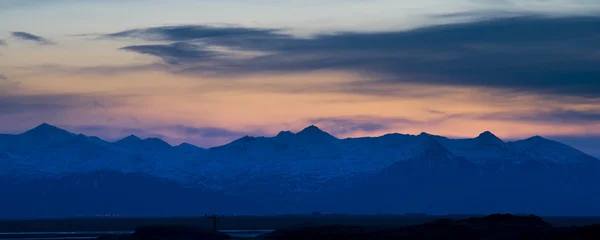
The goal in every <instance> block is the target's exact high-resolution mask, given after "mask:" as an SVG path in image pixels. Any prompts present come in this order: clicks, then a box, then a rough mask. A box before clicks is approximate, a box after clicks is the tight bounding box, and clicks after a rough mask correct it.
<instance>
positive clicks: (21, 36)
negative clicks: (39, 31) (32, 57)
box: [12, 32, 56, 45]
mask: <svg viewBox="0 0 600 240" xmlns="http://www.w3.org/2000/svg"><path fill="white" fill-rule="evenodd" d="M12 36H13V37H14V38H17V39H20V40H24V41H31V42H35V43H37V44H40V45H54V44H56V43H55V42H53V41H51V40H49V39H46V38H43V37H40V36H37V35H34V34H31V33H27V32H12Z"/></svg>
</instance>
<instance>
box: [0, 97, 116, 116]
mask: <svg viewBox="0 0 600 240" xmlns="http://www.w3.org/2000/svg"><path fill="white" fill-rule="evenodd" d="M119 98H120V96H110V97H104V96H87V95H77V94H37V95H0V116H3V115H12V114H20V113H36V114H42V115H43V114H44V113H51V114H55V113H57V112H62V111H66V110H70V109H76V108H89V109H93V108H99V106H100V105H102V106H105V104H106V103H100V102H109V103H111V104H113V105H114V104H117V101H118V99H119ZM99 104H100V105H99Z"/></svg>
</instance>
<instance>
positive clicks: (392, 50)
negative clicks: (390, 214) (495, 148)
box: [107, 16, 600, 98]
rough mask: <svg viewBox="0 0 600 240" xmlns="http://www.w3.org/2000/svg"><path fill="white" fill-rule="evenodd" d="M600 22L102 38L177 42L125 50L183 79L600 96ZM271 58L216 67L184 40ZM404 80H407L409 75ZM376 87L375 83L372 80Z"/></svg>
mask: <svg viewBox="0 0 600 240" xmlns="http://www.w3.org/2000/svg"><path fill="white" fill-rule="evenodd" d="M599 26H600V17H561V18H551V17H540V16H529V17H506V18H500V19H494V20H484V21H478V22H470V23H460V24H447V25H440V26H433V27H425V28H420V29H415V30H410V31H398V32H379V33H353V32H345V33H337V34H329V35H319V36H315V37H313V38H310V39H300V38H294V37H292V36H289V35H283V34H279V33H277V32H275V31H274V30H263V29H252V28H234V29H230V28H223V29H220V30H219V29H216V28H211V27H202V26H179V27H170V28H167V29H165V28H148V29H136V30H131V31H125V32H120V33H114V34H110V35H107V36H108V37H135V38H141V39H145V40H152V41H153V40H171V41H178V42H177V43H175V45H174V44H165V45H161V44H159V45H146V46H143V45H142V46H129V47H125V48H123V50H128V51H132V52H138V53H141V54H150V55H154V56H157V57H160V58H161V59H163V60H165V62H166V63H167V64H171V65H174V66H172V67H176V68H173V70H172V71H174V72H178V73H186V74H198V73H205V72H217V73H218V74H223V75H231V74H251V73H269V72H301V71H313V70H323V69H325V70H343V71H354V72H357V73H360V74H364V75H367V76H371V77H374V78H377V79H380V81H379V82H386V83H417V84H431V85H457V86H476V87H490V88H500V89H505V90H513V91H519V92H534V93H541V94H551V95H571V96H583V97H591V98H598V97H600V68H598V61H599V60H600V59H599V58H598V56H597V54H596V55H595V54H594V52H595V51H596V50H597V49H600V27H599ZM186 41H187V42H189V43H194V44H199V43H201V44H206V45H208V46H222V47H227V48H230V49H238V50H255V51H261V52H265V53H269V54H267V55H266V56H259V57H255V58H253V59H252V60H231V59H227V60H223V59H221V58H219V55H218V54H211V53H209V52H208V51H209V50H207V49H203V48H202V49H201V48H188V47H179V46H178V45H177V44H179V45H181V44H183V43H182V42H186ZM407 76H409V77H407ZM373 84H376V82H373Z"/></svg>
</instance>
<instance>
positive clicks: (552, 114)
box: [465, 109, 600, 124]
mask: <svg viewBox="0 0 600 240" xmlns="http://www.w3.org/2000/svg"><path fill="white" fill-rule="evenodd" d="M465 116H469V117H472V118H475V119H484V120H505V121H506V120H508V121H525V122H531V123H554V124H590V123H597V122H599V121H600V109H595V110H573V109H549V110H538V111H528V112H515V111H510V112H496V113H486V114H481V113H473V114H467V115H465Z"/></svg>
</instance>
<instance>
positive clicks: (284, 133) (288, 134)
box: [275, 131, 294, 137]
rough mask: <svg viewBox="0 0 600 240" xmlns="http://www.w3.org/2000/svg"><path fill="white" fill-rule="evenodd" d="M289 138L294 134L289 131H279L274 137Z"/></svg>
mask: <svg viewBox="0 0 600 240" xmlns="http://www.w3.org/2000/svg"><path fill="white" fill-rule="evenodd" d="M290 136H294V133H293V132H290V131H281V132H279V133H278V134H277V136H275V137H290Z"/></svg>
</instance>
